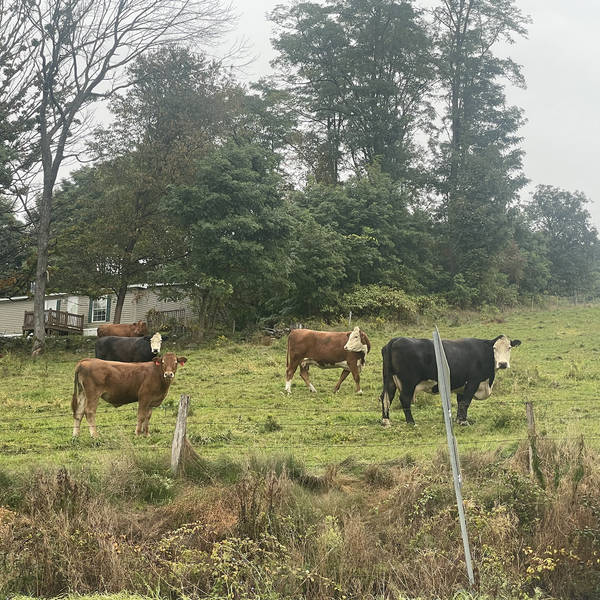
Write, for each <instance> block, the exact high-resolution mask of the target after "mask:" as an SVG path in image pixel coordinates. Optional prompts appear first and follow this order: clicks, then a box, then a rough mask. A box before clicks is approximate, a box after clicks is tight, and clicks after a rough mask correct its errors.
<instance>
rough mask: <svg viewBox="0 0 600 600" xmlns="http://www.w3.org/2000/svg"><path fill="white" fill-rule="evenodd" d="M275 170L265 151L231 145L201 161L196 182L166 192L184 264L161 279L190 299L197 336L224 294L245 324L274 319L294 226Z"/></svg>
mask: <svg viewBox="0 0 600 600" xmlns="http://www.w3.org/2000/svg"><path fill="white" fill-rule="evenodd" d="M275 167H276V159H275V158H274V157H273V156H272V155H271V154H270V153H267V152H266V151H265V150H264V149H263V148H261V147H259V146H256V145H237V144H235V143H233V142H230V143H227V144H225V145H224V146H223V147H222V148H220V149H218V150H216V151H215V152H214V153H213V154H211V155H209V156H207V157H205V158H204V159H202V160H200V161H199V163H198V167H197V171H196V175H195V181H194V183H192V184H191V185H180V186H174V187H173V188H172V190H171V193H170V196H169V203H168V204H169V207H170V208H171V210H172V218H173V219H174V220H175V221H176V222H177V223H178V224H179V226H180V227H181V245H182V260H180V261H178V262H177V263H176V265H175V266H174V267H169V269H168V270H167V271H168V272H167V273H166V274H165V277H168V281H170V282H173V283H177V284H180V287H181V288H182V289H184V290H185V293H187V294H188V295H190V296H191V297H192V298H193V299H194V302H195V304H196V307H197V310H198V314H199V317H200V328H201V329H202V330H203V329H204V328H205V327H206V323H207V320H210V315H209V309H211V307H213V308H214V307H216V306H218V303H216V302H215V299H216V298H218V297H220V298H223V295H224V294H225V295H227V294H229V293H230V296H229V298H228V301H227V305H228V307H229V308H230V310H231V313H232V315H233V317H234V318H235V319H236V323H238V324H242V325H243V324H244V323H247V322H251V321H253V320H255V319H256V318H258V317H260V316H265V315H270V314H273V312H274V310H275V306H276V304H277V300H278V299H280V298H281V297H282V295H283V294H284V292H285V290H287V289H288V286H289V283H288V279H287V274H288V272H289V258H288V252H287V240H288V237H289V231H290V226H291V221H290V216H289V211H288V209H287V207H286V204H285V202H284V199H283V197H282V193H281V180H280V177H279V175H278V174H277V173H276V170H275Z"/></svg>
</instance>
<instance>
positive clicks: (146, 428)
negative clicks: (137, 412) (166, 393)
mask: <svg viewBox="0 0 600 600" xmlns="http://www.w3.org/2000/svg"><path fill="white" fill-rule="evenodd" d="M151 416H152V408H149V409H148V410H147V411H146V416H145V417H144V424H143V432H144V435H145V436H146V437H148V435H149V434H150V429H149V425H150V417H151Z"/></svg>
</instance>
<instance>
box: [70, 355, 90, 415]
mask: <svg viewBox="0 0 600 600" xmlns="http://www.w3.org/2000/svg"><path fill="white" fill-rule="evenodd" d="M80 368H81V367H80V365H77V367H76V368H75V377H74V378H73V398H72V399H71V410H72V411H73V418H76V417H77V415H78V414H81V413H83V411H84V410H85V404H86V400H87V398H86V396H85V388H84V387H83V385H82V383H81V381H80V380H79V369H80Z"/></svg>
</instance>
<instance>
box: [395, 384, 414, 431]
mask: <svg viewBox="0 0 600 600" xmlns="http://www.w3.org/2000/svg"><path fill="white" fill-rule="evenodd" d="M394 381H395V383H396V386H397V387H398V391H399V392H400V402H401V403H402V410H403V411H404V416H405V417H406V422H407V423H408V424H409V425H414V424H415V420H414V419H413V416H412V412H411V411H410V405H411V403H412V399H413V396H414V394H415V388H416V387H417V385H416V384H415V383H408V384H400V380H399V379H398V378H397V377H396V376H395V375H394ZM399 384H400V385H399Z"/></svg>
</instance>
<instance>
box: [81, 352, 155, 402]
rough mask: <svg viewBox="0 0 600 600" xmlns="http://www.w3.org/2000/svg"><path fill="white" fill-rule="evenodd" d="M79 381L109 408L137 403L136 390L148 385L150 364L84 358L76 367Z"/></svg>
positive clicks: (151, 377) (153, 369)
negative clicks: (98, 396)
mask: <svg viewBox="0 0 600 600" xmlns="http://www.w3.org/2000/svg"><path fill="white" fill-rule="evenodd" d="M76 373H77V375H78V377H79V381H80V382H81V384H82V385H83V386H84V388H85V389H86V392H88V391H92V390H93V391H95V392H97V393H98V394H99V395H101V396H102V398H104V400H106V401H107V402H109V403H110V404H112V405H113V406H121V405H123V404H129V403H131V402H137V400H138V396H139V393H140V390H142V389H143V388H145V387H148V386H149V385H152V383H153V381H154V379H155V368H154V363H152V362H147V363H124V362H118V361H112V360H101V359H99V358H84V359H82V360H80V361H79V363H77V367H76Z"/></svg>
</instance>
